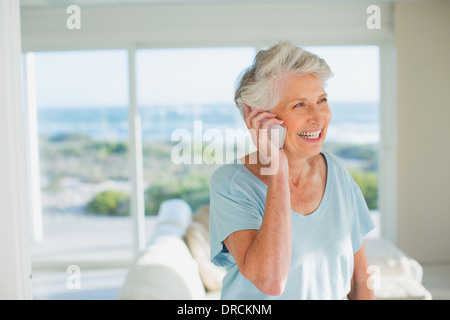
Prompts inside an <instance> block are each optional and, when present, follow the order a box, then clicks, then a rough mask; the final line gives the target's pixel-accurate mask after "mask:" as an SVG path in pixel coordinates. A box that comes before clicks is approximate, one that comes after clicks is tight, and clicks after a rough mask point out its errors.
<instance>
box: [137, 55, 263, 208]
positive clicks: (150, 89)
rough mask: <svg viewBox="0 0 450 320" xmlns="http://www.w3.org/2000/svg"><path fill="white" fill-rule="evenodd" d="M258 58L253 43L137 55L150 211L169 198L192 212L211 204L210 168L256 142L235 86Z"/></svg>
mask: <svg viewBox="0 0 450 320" xmlns="http://www.w3.org/2000/svg"><path fill="white" fill-rule="evenodd" d="M254 55H255V50H254V49H253V48H248V47H239V48H192V49H187V48H181V49H151V50H140V51H138V52H137V60H136V61H137V79H138V81H137V86H138V104H139V108H140V112H141V115H142V134H143V153H144V171H145V172H144V181H145V183H146V191H145V200H146V202H145V205H146V214H147V215H156V214H157V213H158V210H159V206H160V203H161V202H162V201H164V200H166V199H170V198H181V199H183V200H186V201H187V202H188V204H189V205H190V206H191V209H192V210H193V212H195V211H196V210H198V209H199V208H200V207H201V206H203V205H205V204H209V177H210V175H211V173H212V171H213V170H214V169H215V168H216V167H217V166H218V165H221V164H223V163H225V161H227V157H229V160H232V159H233V158H235V157H236V154H237V150H236V153H235V146H236V144H238V145H242V144H245V141H247V143H248V142H249V141H251V140H250V138H249V136H248V133H247V128H246V126H245V123H244V121H243V120H242V118H241V116H240V113H239V111H238V109H237V108H236V107H235V104H234V83H235V81H236V79H237V78H238V76H239V74H240V73H241V72H242V71H243V70H244V68H246V67H248V66H249V65H250V64H251V63H252V61H253V58H254ZM227 132H228V134H229V136H228V139H227V136H226V135H227ZM246 139H247V140H246ZM222 142H223V145H222ZM216 143H217V145H216ZM214 146H220V148H219V147H217V148H216V149H215V150H213V149H214V148H215V147H214ZM181 149H183V150H181ZM219 149H220V150H219ZM227 151H228V152H227Z"/></svg>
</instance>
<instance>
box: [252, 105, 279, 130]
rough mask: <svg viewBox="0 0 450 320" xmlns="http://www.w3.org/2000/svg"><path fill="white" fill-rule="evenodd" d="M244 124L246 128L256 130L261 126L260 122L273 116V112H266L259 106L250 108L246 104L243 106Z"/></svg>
mask: <svg viewBox="0 0 450 320" xmlns="http://www.w3.org/2000/svg"><path fill="white" fill-rule="evenodd" d="M244 113H245V116H246V117H245V124H246V125H247V128H249V129H251V128H253V129H255V130H258V129H259V128H260V127H261V122H262V121H263V120H265V119H271V118H275V115H274V114H273V113H270V112H267V111H265V110H262V109H259V108H253V110H251V108H250V107H249V106H248V105H245V106H244Z"/></svg>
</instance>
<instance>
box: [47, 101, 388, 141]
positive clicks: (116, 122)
mask: <svg viewBox="0 0 450 320" xmlns="http://www.w3.org/2000/svg"><path fill="white" fill-rule="evenodd" d="M330 107H331V111H332V121H331V123H330V126H329V128H328V135H327V141H329V142H345V143H355V144H365V143H377V142H379V139H380V133H379V131H380V126H379V104H378V103H377V102H348V103H345V102H336V103H333V104H330ZM139 111H140V115H141V120H142V137H143V139H145V140H170V139H171V135H172V133H173V132H174V131H175V130H177V129H186V130H188V131H189V132H194V131H193V130H194V129H193V128H194V122H195V121H202V129H203V131H206V130H208V129H218V130H220V131H221V132H223V133H225V130H227V129H236V128H238V129H244V130H245V128H246V127H245V123H244V121H243V120H242V118H241V116H240V114H239V112H238V110H237V108H236V107H235V106H234V105H226V104H223V105H220V104H215V105H185V106H179V105H178V106H147V107H142V108H140V109H139ZM38 127H39V134H41V135H45V136H54V135H59V134H83V135H87V136H89V137H91V138H93V139H99V140H126V139H128V136H129V125H128V109H127V108H126V107H92V108H87V107H79V108H76V107H73V108H67V107H64V108H63V107H61V108H42V107H39V108H38Z"/></svg>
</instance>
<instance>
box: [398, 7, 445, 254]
mask: <svg viewBox="0 0 450 320" xmlns="http://www.w3.org/2000/svg"><path fill="white" fill-rule="evenodd" d="M394 12H395V16H394V18H395V20H394V21H395V23H394V26H395V43H396V49H397V97H398V245H399V246H400V248H401V249H403V250H404V251H406V252H407V253H409V254H410V255H411V256H413V257H414V258H416V259H418V260H419V261H421V262H425V263H431V262H434V263H436V262H447V263H448V262H450V192H449V191H450V187H449V184H450V97H449V92H450V58H449V57H450V2H398V3H396V5H395V10H394Z"/></svg>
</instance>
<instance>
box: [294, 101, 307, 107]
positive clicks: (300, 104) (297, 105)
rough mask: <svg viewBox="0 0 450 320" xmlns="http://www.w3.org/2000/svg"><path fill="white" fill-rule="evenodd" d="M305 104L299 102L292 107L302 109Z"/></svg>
mask: <svg viewBox="0 0 450 320" xmlns="http://www.w3.org/2000/svg"><path fill="white" fill-rule="evenodd" d="M304 105H305V104H304V103H303V102H300V103H299V104H296V105H295V106H294V108H295V107H303V106H304Z"/></svg>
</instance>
